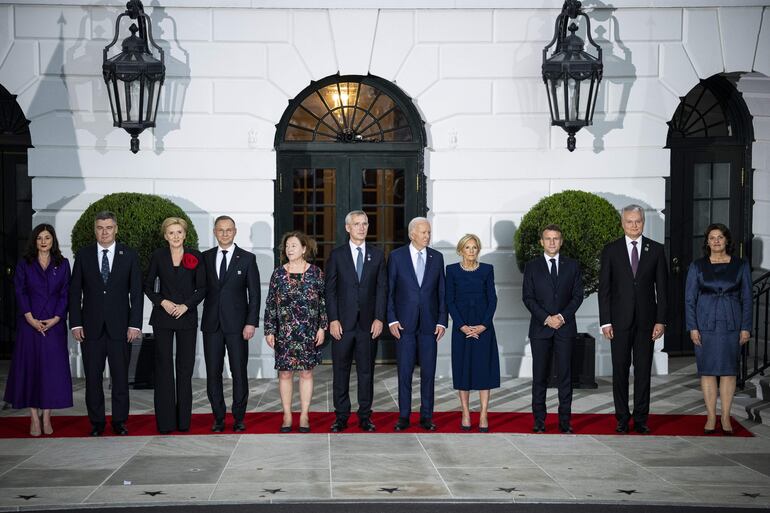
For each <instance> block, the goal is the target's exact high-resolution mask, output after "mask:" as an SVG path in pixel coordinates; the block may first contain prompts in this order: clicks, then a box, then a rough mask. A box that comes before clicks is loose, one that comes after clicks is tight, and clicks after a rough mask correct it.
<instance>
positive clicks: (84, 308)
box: [69, 211, 144, 436]
mask: <svg viewBox="0 0 770 513" xmlns="http://www.w3.org/2000/svg"><path fill="white" fill-rule="evenodd" d="M94 232H95V234H96V244H91V245H88V246H86V247H84V248H82V249H80V250H79V251H78V252H77V254H76V255H75V264H74V265H73V266H72V281H71V282H70V290H69V318H70V326H71V330H72V336H73V337H74V338H75V340H77V341H78V342H80V351H81V354H82V356H83V370H84V371H85V375H86V409H87V410H88V418H89V420H90V421H91V436H100V435H101V434H102V433H103V432H104V425H105V422H106V421H105V413H104V388H103V380H104V364H105V360H107V361H108V362H109V364H110V378H111V379H112V431H113V432H114V433H115V434H118V435H127V434H128V429H127V428H126V421H127V420H128V409H129V402H128V359H129V353H128V344H129V343H131V341H133V340H136V339H138V338H139V337H141V336H142V309H143V308H144V296H143V294H142V273H141V270H140V269H139V257H138V255H137V254H136V252H135V251H134V250H133V249H131V248H129V247H128V246H126V245H125V244H121V243H119V242H115V236H116V235H117V234H118V222H117V220H116V218H115V214H113V213H112V212H106V211H105V212H99V213H98V214H96V219H95V220H94Z"/></svg>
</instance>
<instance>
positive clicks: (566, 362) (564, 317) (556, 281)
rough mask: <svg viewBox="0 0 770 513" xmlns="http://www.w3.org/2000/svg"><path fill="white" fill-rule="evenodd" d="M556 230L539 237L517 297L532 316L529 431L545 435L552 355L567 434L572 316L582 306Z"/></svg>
mask: <svg viewBox="0 0 770 513" xmlns="http://www.w3.org/2000/svg"><path fill="white" fill-rule="evenodd" d="M562 242H563V240H562V233H561V228H559V227H558V226H557V225H555V224H550V225H548V226H546V227H545V228H544V229H543V231H542V232H541V234H540V245H541V246H543V255H542V256H538V257H536V258H535V259H534V260H532V261H530V262H528V263H527V265H526V267H524V282H523V285H522V299H523V300H524V305H525V306H526V307H527V310H529V312H530V313H531V314H532V318H531V320H530V323H529V344H530V347H531V349H532V414H533V415H534V417H535V425H534V427H533V429H532V431H534V432H535V433H544V432H545V417H546V408H545V395H546V391H547V388H548V377H549V371H550V368H551V355H552V354H553V355H555V356H556V359H555V360H556V368H557V376H558V387H559V430H560V431H561V432H562V433H572V426H571V424H570V418H571V415H572V348H573V346H574V345H575V337H576V336H577V323H576V322H575V312H577V309H578V308H579V307H580V305H581V304H582V303H583V278H582V276H581V274H580V266H579V265H578V263H577V261H576V260H573V259H571V258H568V257H566V256H564V255H561V254H560V253H559V251H560V250H561V245H562Z"/></svg>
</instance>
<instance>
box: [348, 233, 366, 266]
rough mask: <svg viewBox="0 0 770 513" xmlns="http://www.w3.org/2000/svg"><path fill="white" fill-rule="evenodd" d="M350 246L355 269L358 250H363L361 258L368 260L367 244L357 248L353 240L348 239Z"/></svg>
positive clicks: (364, 243) (363, 243)
mask: <svg viewBox="0 0 770 513" xmlns="http://www.w3.org/2000/svg"><path fill="white" fill-rule="evenodd" d="M348 245H349V246H350V254H351V255H352V256H353V266H354V267H355V265H356V260H358V248H361V258H366V242H362V243H361V245H360V246H356V245H355V244H354V243H353V241H352V240H350V239H348Z"/></svg>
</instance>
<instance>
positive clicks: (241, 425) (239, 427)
mask: <svg viewBox="0 0 770 513" xmlns="http://www.w3.org/2000/svg"><path fill="white" fill-rule="evenodd" d="M233 431H235V432H236V433H240V432H241V431H246V425H245V424H244V423H243V421H242V420H236V421H235V423H234V424H233Z"/></svg>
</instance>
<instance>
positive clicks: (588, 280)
mask: <svg viewBox="0 0 770 513" xmlns="http://www.w3.org/2000/svg"><path fill="white" fill-rule="evenodd" d="M549 224H558V225H559V226H560V227H561V229H562V237H563V239H564V244H563V245H562V248H561V253H562V254H564V255H566V256H568V257H571V258H574V259H575V260H577V261H578V262H579V263H580V269H581V271H582V272H583V284H584V287H585V296H586V297H588V296H589V295H590V294H593V293H594V292H596V290H597V288H598V286H599V259H600V257H601V252H602V248H603V247H604V245H605V244H607V243H608V242H610V241H611V240H614V239H616V238H618V237H620V236H622V235H623V228H622V227H621V225H620V214H618V211H617V210H616V209H615V207H613V206H612V204H611V203H610V202H609V201H607V200H605V199H604V198H601V197H599V196H597V195H596V194H591V193H590V192H583V191H564V192H560V193H558V194H553V195H551V196H546V197H545V198H543V199H541V200H540V201H539V202H538V203H537V204H536V205H535V206H534V207H532V209H531V210H530V211H529V212H527V213H526V214H525V215H524V217H523V218H522V219H521V224H520V225H519V228H518V229H517V230H516V234H515V235H514V237H513V247H514V248H515V250H516V262H517V263H518V265H519V269H520V270H521V271H522V272H523V271H524V264H526V263H527V262H528V261H530V260H532V259H533V258H535V257H536V256H540V255H542V254H543V248H542V246H540V234H541V231H542V229H543V227H545V226H546V225H549Z"/></svg>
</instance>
